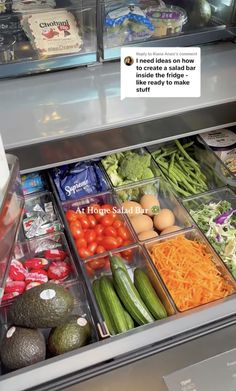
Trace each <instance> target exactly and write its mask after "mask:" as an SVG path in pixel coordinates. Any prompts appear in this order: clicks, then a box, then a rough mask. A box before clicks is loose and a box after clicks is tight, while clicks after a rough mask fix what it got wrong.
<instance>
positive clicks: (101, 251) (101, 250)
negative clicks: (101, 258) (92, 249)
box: [96, 244, 106, 254]
mask: <svg viewBox="0 0 236 391" xmlns="http://www.w3.org/2000/svg"><path fill="white" fill-rule="evenodd" d="M105 251H106V250H105V248H104V247H103V246H101V245H100V244H99V245H98V246H97V248H96V254H102V253H104V252H105Z"/></svg>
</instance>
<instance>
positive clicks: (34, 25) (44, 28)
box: [22, 10, 82, 57]
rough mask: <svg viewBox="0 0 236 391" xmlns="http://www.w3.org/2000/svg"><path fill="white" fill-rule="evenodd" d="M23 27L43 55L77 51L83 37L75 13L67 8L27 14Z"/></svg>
mask: <svg viewBox="0 0 236 391" xmlns="http://www.w3.org/2000/svg"><path fill="white" fill-rule="evenodd" d="M22 26H23V29H24V31H25V33H26V35H27V36H28V38H29V39H30V41H31V43H32V46H33V47H34V49H35V50H37V51H38V53H39V54H40V55H41V56H43V57H48V56H53V55H58V54H68V53H77V52H79V51H80V50H81V46H82V37H81V33H80V30H79V27H78V25H77V22H76V19H75V17H74V15H73V14H72V13H71V12H69V11H66V10H63V11H61V10H60V11H54V12H39V13H35V14H30V15H25V16H24V17H23V19H22Z"/></svg>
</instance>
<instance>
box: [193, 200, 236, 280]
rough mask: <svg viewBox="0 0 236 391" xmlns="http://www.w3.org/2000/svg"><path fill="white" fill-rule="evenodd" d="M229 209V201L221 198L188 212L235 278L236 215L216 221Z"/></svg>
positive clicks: (230, 206)
mask: <svg viewBox="0 0 236 391" xmlns="http://www.w3.org/2000/svg"><path fill="white" fill-rule="evenodd" d="M231 210H232V205H231V203H230V202H228V201H223V200H222V201H219V202H218V203H216V202H210V203H209V204H201V205H198V206H197V207H196V208H194V209H190V214H191V216H192V217H193V219H194V220H195V221H196V223H197V224H198V226H199V228H200V229H201V230H202V231H203V232H204V234H205V235H206V237H207V238H208V239H209V241H210V243H211V244H212V246H213V247H214V249H215V250H216V252H217V253H218V254H219V255H220V256H221V258H222V259H223V261H224V262H225V264H226V265H227V266H228V268H229V269H230V271H231V272H232V274H233V276H234V278H235V279H236V215H235V214H229V217H228V218H226V219H225V220H224V222H223V223H222V222H221V223H217V221H219V219H217V218H218V217H219V216H221V215H222V214H223V213H225V212H229V211H231Z"/></svg>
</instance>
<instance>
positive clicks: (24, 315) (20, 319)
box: [9, 282, 74, 328]
mask: <svg viewBox="0 0 236 391" xmlns="http://www.w3.org/2000/svg"><path fill="white" fill-rule="evenodd" d="M73 308H74V297H73V296H72V295H71V293H70V292H69V291H68V290H67V289H66V288H64V287H63V286H61V285H57V284H54V283H52V282H46V283H45V284H42V285H39V286H36V287H35V288H32V289H29V290H28V291H25V292H24V293H23V294H22V295H20V296H18V297H16V299H15V301H14V303H13V304H12V305H11V307H10V308H9V318H10V320H11V321H12V323H13V324H14V325H16V326H23V327H31V328H41V327H42V328H43V327H56V326H59V325H60V324H62V323H65V322H66V320H67V318H68V317H69V315H71V312H72V310H73Z"/></svg>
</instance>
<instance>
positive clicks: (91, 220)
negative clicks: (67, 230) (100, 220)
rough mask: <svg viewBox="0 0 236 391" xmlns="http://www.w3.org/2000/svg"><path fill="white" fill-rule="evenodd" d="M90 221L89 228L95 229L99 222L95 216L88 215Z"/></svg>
mask: <svg viewBox="0 0 236 391" xmlns="http://www.w3.org/2000/svg"><path fill="white" fill-rule="evenodd" d="M88 221H89V226H90V228H95V227H96V225H97V220H96V219H95V217H94V216H92V215H88Z"/></svg>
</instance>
